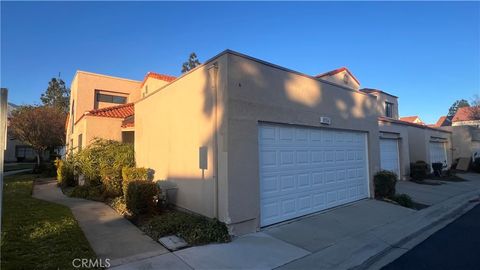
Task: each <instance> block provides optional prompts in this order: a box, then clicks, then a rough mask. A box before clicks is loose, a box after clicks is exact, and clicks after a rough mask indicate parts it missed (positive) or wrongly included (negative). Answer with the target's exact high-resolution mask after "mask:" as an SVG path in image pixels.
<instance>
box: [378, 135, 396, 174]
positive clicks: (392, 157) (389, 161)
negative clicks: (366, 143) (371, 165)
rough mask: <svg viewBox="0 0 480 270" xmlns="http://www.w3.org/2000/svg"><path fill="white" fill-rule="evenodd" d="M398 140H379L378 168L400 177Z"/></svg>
mask: <svg viewBox="0 0 480 270" xmlns="http://www.w3.org/2000/svg"><path fill="white" fill-rule="evenodd" d="M399 164H400V163H399V155H398V140H395V139H380V167H381V168H382V170H386V171H392V172H394V173H396V174H397V176H399V177H400V168H399Z"/></svg>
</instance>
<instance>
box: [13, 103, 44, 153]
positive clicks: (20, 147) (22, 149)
mask: <svg viewBox="0 0 480 270" xmlns="http://www.w3.org/2000/svg"><path fill="white" fill-rule="evenodd" d="M7 108H8V112H7V118H8V119H10V118H11V117H12V112H13V111H15V110H16V109H17V108H18V106H17V105H15V104H13V103H8V106H7ZM7 121H8V120H7ZM7 125H8V123H7ZM7 131H8V129H7ZM4 153H5V156H4V158H5V162H22V161H35V159H36V158H37V156H36V154H35V151H33V149H32V147H31V146H29V145H27V144H25V143H24V142H21V141H19V140H18V139H16V138H15V137H14V136H13V135H12V134H11V132H10V131H8V133H7V148H6V150H5V152H4ZM45 157H48V151H46V152H45V153H44V154H43V158H45Z"/></svg>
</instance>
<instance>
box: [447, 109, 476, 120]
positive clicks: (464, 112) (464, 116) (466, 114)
mask: <svg viewBox="0 0 480 270" xmlns="http://www.w3.org/2000/svg"><path fill="white" fill-rule="evenodd" d="M472 120H478V119H475V118H474V116H473V115H472V107H461V108H458V110H457V113H456V114H455V116H454V117H453V119H452V122H460V121H472Z"/></svg>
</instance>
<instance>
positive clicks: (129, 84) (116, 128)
mask: <svg viewBox="0 0 480 270" xmlns="http://www.w3.org/2000/svg"><path fill="white" fill-rule="evenodd" d="M172 79H174V77H171V76H167V75H161V74H156V73H153V72H149V73H147V75H146V76H145V78H144V80H143V81H135V80H130V79H125V78H119V77H113V76H107V75H102V74H96V73H92V72H86V71H77V72H76V74H75V77H74V79H73V81H72V84H71V95H70V113H69V115H68V118H67V123H66V137H67V140H66V141H67V151H72V150H74V149H82V147H84V146H86V145H88V144H90V143H91V142H92V141H93V140H94V139H95V138H103V139H111V140H117V141H123V142H127V143H133V141H134V132H133V114H134V105H133V102H135V101H137V100H139V99H140V98H141V97H144V96H146V95H148V91H149V88H156V87H161V86H163V85H164V84H166V83H168V82H170V81H171V80H172Z"/></svg>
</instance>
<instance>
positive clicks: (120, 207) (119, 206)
mask: <svg viewBox="0 0 480 270" xmlns="http://www.w3.org/2000/svg"><path fill="white" fill-rule="evenodd" d="M108 205H110V207H112V208H113V209H115V211H117V212H118V213H119V214H120V215H126V216H129V215H130V214H129V212H128V210H127V206H126V204H125V198H124V197H123V196H120V197H116V198H113V199H112V200H110V201H108Z"/></svg>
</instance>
